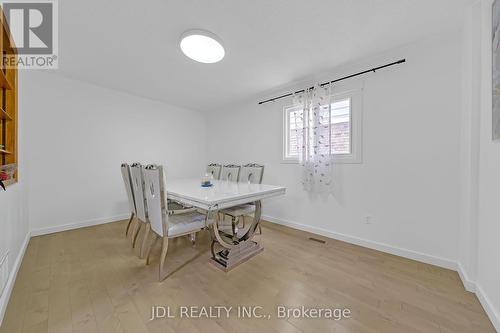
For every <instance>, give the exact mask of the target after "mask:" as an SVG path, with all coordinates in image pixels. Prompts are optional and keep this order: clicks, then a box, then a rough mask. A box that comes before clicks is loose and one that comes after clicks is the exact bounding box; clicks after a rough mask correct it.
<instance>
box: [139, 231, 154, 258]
mask: <svg viewBox="0 0 500 333" xmlns="http://www.w3.org/2000/svg"><path fill="white" fill-rule="evenodd" d="M150 231H151V223H146V230H145V231H144V237H143V238H142V245H141V251H140V252H139V257H140V258H144V252H145V251H146V245H147V243H148V239H149V232H150Z"/></svg>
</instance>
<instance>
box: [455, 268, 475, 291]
mask: <svg viewBox="0 0 500 333" xmlns="http://www.w3.org/2000/svg"><path fill="white" fill-rule="evenodd" d="M457 272H458V275H459V276H460V279H461V280H462V283H463V284H464V288H465V290H467V291H470V292H471V293H475V292H476V283H475V282H474V281H472V280H471V279H470V278H469V275H468V274H467V271H466V270H465V269H464V267H463V266H462V264H461V263H458V264H457Z"/></svg>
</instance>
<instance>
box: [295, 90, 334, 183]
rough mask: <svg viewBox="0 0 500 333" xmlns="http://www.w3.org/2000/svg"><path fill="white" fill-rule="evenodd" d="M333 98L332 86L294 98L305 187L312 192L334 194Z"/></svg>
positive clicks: (309, 91)
mask: <svg viewBox="0 0 500 333" xmlns="http://www.w3.org/2000/svg"><path fill="white" fill-rule="evenodd" d="M330 96H331V87H330V85H327V86H323V87H322V86H320V85H316V86H315V87H314V88H311V89H308V90H306V91H305V92H303V93H300V94H295V95H294V98H293V104H294V106H296V107H297V111H296V114H295V122H296V123H295V125H296V127H295V128H296V135H297V147H298V152H299V163H300V166H301V168H302V185H303V187H304V189H305V190H307V191H310V192H328V193H329V192H332V191H333V150H332V147H331V136H332V124H331V97H330Z"/></svg>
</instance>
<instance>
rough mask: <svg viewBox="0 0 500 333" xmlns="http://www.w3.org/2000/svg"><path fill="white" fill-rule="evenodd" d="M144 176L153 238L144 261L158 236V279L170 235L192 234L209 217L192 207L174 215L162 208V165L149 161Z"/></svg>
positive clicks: (163, 264)
mask: <svg viewBox="0 0 500 333" xmlns="http://www.w3.org/2000/svg"><path fill="white" fill-rule="evenodd" d="M143 174H144V180H145V191H144V193H145V197H146V203H147V206H148V212H149V215H148V218H149V222H150V224H151V230H152V231H153V235H154V240H153V241H152V242H151V244H150V246H149V247H148V249H147V253H146V264H149V257H150V254H151V248H152V247H153V246H154V244H155V243H156V241H157V240H159V239H161V241H162V247H161V256H160V264H159V279H160V281H162V280H163V279H164V278H165V277H166V276H165V274H164V266H165V258H166V256H167V251H168V240H169V238H175V237H181V236H187V235H191V234H193V233H196V232H198V231H201V230H203V229H206V228H207V227H208V226H209V225H210V224H211V223H212V220H206V216H205V215H204V214H200V213H198V212H196V211H191V212H188V213H186V214H178V215H173V214H171V213H170V212H169V211H168V210H167V209H165V203H166V189H165V179H164V174H163V167H162V166H161V165H153V164H152V165H148V166H147V167H145V168H143Z"/></svg>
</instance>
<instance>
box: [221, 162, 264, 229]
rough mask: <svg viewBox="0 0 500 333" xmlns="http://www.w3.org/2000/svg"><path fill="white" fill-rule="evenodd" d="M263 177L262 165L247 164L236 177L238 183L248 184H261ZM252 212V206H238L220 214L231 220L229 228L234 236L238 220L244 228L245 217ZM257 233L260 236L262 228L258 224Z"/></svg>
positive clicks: (253, 210) (253, 207)
mask: <svg viewBox="0 0 500 333" xmlns="http://www.w3.org/2000/svg"><path fill="white" fill-rule="evenodd" d="M263 176H264V166H263V165H259V164H255V163H249V164H246V165H244V166H243V167H242V168H241V170H240V172H239V176H238V182H239V183H249V184H262V177H263ZM254 212H255V205H254V204H244V205H239V206H235V207H231V208H227V209H224V210H222V211H221V213H222V214H224V216H229V217H230V218H231V227H232V232H233V235H236V233H237V232H238V230H237V226H238V223H239V221H240V218H242V221H243V227H245V216H247V215H253V213H254ZM259 232H260V233H261V234H262V228H261V226H260V224H259Z"/></svg>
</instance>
